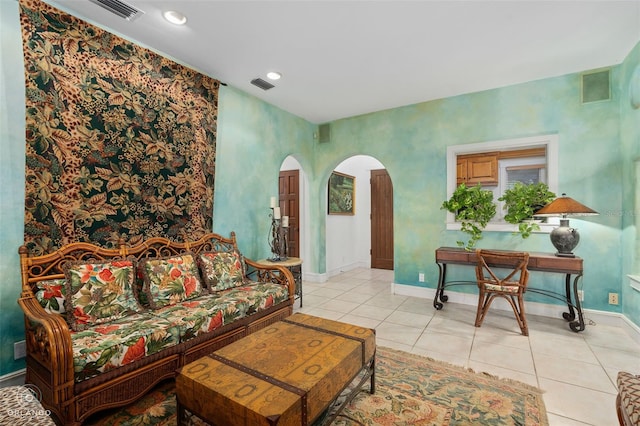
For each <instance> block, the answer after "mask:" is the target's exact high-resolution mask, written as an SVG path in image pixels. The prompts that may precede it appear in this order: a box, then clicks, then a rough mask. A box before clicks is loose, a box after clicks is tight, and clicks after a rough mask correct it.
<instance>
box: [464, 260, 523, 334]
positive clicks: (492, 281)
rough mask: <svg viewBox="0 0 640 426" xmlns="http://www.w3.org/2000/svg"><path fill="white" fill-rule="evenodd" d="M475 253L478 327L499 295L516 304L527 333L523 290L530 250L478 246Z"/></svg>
mask: <svg viewBox="0 0 640 426" xmlns="http://www.w3.org/2000/svg"><path fill="white" fill-rule="evenodd" d="M476 256H477V260H478V262H477V264H476V278H477V281H478V289H479V295H478V311H477V313H476V324H475V325H476V327H480V326H481V325H482V321H484V317H485V316H486V315H487V311H488V310H489V307H490V306H491V302H493V300H494V299H495V298H496V297H502V298H504V299H506V300H507V301H508V302H509V304H510V305H511V307H512V308H513V313H514V314H515V316H516V320H517V321H518V325H519V326H520V330H521V331H522V334H523V335H525V336H528V335H529V329H528V327H527V318H526V316H525V313H524V293H525V291H526V290H527V283H528V281H529V271H528V269H527V264H528V263H529V253H525V252H504V251H495V250H484V249H477V250H476ZM501 277H502V278H501Z"/></svg>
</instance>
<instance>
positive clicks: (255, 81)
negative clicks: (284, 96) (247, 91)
mask: <svg viewBox="0 0 640 426" xmlns="http://www.w3.org/2000/svg"><path fill="white" fill-rule="evenodd" d="M251 84H253V85H254V86H257V87H259V88H261V89H262V90H269V89H273V88H274V87H276V86H274V85H273V84H271V83H269V82H268V81H264V80H263V79H261V78H254V79H253V80H251Z"/></svg>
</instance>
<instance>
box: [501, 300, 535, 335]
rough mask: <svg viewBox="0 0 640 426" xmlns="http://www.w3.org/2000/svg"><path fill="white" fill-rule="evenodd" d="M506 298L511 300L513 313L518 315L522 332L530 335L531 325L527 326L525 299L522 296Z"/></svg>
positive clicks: (517, 319)
mask: <svg viewBox="0 0 640 426" xmlns="http://www.w3.org/2000/svg"><path fill="white" fill-rule="evenodd" d="M505 299H507V300H508V301H509V304H510V305H511V308H512V309H513V313H514V314H515V316H516V321H517V322H518V326H519V327H520V331H522V334H523V335H524V336H528V335H529V327H528V326H527V317H526V316H525V314H524V300H523V299H522V296H518V297H515V296H511V297H505ZM516 302H517V303H516Z"/></svg>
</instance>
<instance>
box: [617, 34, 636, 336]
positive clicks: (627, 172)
mask: <svg viewBox="0 0 640 426" xmlns="http://www.w3.org/2000/svg"><path fill="white" fill-rule="evenodd" d="M620 68H621V71H620V129H621V132H620V133H621V144H622V151H623V156H622V176H623V178H622V194H623V204H622V210H621V212H620V215H621V218H622V236H621V241H622V244H621V245H622V248H623V260H622V293H621V294H622V311H623V313H624V314H625V315H626V316H627V317H628V318H629V319H631V320H632V321H633V322H634V323H635V324H639V325H640V292H638V291H635V290H634V289H632V288H631V287H630V286H629V283H628V280H627V279H626V275H627V274H633V275H640V211H638V208H639V206H640V199H638V197H639V196H640V187H639V185H640V99H638V98H635V99H634V101H635V104H632V99H631V93H630V85H631V84H635V85H636V86H635V87H636V89H635V90H636V96H638V97H640V43H638V44H637V45H636V47H635V48H634V49H633V51H632V52H631V53H630V54H629V55H628V56H627V58H626V59H625V61H624V62H623V63H622V65H621V67H620ZM632 81H633V83H632Z"/></svg>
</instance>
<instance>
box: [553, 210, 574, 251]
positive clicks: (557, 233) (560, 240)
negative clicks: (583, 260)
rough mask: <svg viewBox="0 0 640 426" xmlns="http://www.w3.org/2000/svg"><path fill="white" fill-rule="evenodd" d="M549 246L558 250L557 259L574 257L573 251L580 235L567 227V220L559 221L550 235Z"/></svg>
mask: <svg viewBox="0 0 640 426" xmlns="http://www.w3.org/2000/svg"><path fill="white" fill-rule="evenodd" d="M550 238H551V244H553V246H554V247H555V248H556V249H557V250H558V252H557V253H556V256H558V257H576V256H575V254H573V249H574V248H576V246H577V245H578V243H579V242H580V234H579V233H578V230H577V229H575V228H571V227H569V219H560V226H558V227H557V228H554V229H553V231H551V234H550Z"/></svg>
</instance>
